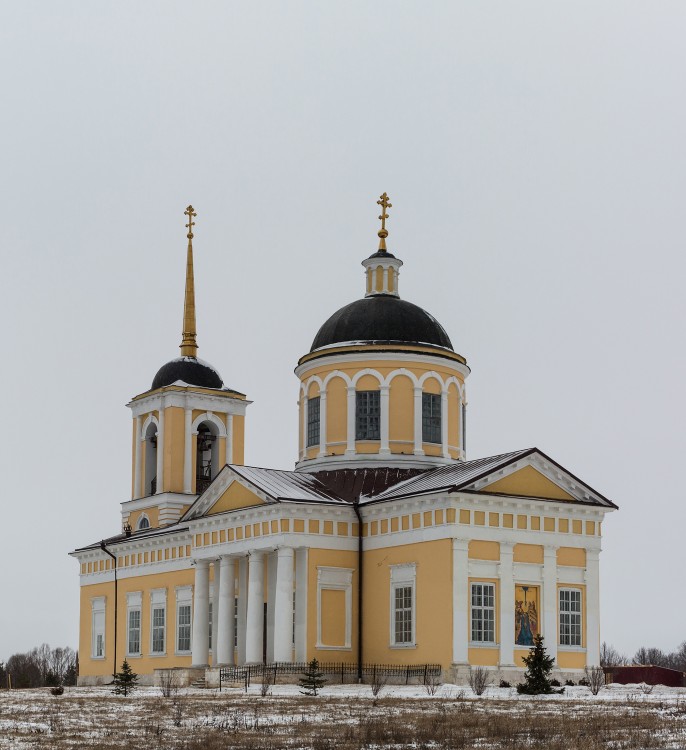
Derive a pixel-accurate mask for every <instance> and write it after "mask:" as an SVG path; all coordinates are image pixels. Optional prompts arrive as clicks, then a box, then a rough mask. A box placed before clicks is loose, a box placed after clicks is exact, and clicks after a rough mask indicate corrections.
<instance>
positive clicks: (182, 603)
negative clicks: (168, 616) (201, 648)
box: [174, 586, 193, 656]
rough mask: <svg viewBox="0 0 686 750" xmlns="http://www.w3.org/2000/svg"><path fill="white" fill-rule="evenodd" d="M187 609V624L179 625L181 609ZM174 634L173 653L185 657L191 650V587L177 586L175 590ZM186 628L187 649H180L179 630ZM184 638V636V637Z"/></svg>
mask: <svg viewBox="0 0 686 750" xmlns="http://www.w3.org/2000/svg"><path fill="white" fill-rule="evenodd" d="M184 607H188V616H189V623H188V624H186V623H183V624H182V623H181V609H182V608H184ZM175 622H176V632H175V634H174V653H175V654H178V655H180V656H185V655H187V654H190V653H191V650H192V648H193V589H192V587H191V586H179V587H177V589H176V621H175ZM182 627H183V628H184V629H185V628H188V649H182V648H180V647H179V646H180V643H181V628H182ZM184 637H185V636H184Z"/></svg>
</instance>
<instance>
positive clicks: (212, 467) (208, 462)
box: [195, 422, 219, 494]
mask: <svg viewBox="0 0 686 750" xmlns="http://www.w3.org/2000/svg"><path fill="white" fill-rule="evenodd" d="M218 470H219V446H218V444H217V426H216V425H215V424H214V423H212V422H202V424H200V425H199V426H198V441H197V453H196V463H195V491H196V492H197V493H198V494H201V493H203V492H204V491H205V490H206V489H207V488H208V486H209V484H210V482H211V481H212V480H213V479H214V478H215V477H216V476H217V472H218Z"/></svg>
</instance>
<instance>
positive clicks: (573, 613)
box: [557, 586, 584, 650]
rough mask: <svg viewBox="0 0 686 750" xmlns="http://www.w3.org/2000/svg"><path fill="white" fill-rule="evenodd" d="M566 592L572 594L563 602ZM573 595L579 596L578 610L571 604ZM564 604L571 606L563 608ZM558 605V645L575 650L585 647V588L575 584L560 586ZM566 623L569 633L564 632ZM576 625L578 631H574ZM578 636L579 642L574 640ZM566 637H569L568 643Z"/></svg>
mask: <svg viewBox="0 0 686 750" xmlns="http://www.w3.org/2000/svg"><path fill="white" fill-rule="evenodd" d="M565 594H569V595H570V596H569V597H568V599H567V602H563V597H564V595H565ZM571 595H577V596H578V604H579V608H578V610H574V609H572V608H571V605H572V596H571ZM563 604H566V605H569V606H567V607H564V608H563ZM557 605H558V617H557V619H558V646H559V647H560V648H563V649H574V650H580V649H583V645H584V620H583V614H584V593H583V590H582V589H581V588H577V587H575V586H561V587H559V588H558V590H557ZM575 619H578V622H574V620H575ZM565 620H566V622H565ZM565 625H566V626H567V628H568V632H567V633H563V628H564V626H565ZM575 626H577V627H578V633H575V632H573V628H574V627H575ZM577 637H578V641H579V642H578V643H574V642H572V641H574V640H576V638H577ZM565 638H567V639H569V640H568V642H567V643H565V641H564V639H565Z"/></svg>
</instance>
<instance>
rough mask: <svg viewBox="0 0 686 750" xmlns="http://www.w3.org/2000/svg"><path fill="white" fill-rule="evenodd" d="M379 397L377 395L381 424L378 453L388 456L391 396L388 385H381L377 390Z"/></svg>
mask: <svg viewBox="0 0 686 750" xmlns="http://www.w3.org/2000/svg"><path fill="white" fill-rule="evenodd" d="M379 391H380V395H379V402H380V407H381V408H380V411H381V424H380V430H379V431H380V437H381V445H380V446H379V453H385V454H389V453H390V452H391V451H390V447H389V442H388V437H389V431H390V409H389V404H390V396H391V388H390V386H388V385H382V386H380V388H379Z"/></svg>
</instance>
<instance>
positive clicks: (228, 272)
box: [0, 0, 686, 659]
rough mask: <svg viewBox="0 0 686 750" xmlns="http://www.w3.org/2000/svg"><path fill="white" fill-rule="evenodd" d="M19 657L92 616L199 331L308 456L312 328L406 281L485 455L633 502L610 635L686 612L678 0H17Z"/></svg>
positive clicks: (12, 420) (274, 454)
mask: <svg viewBox="0 0 686 750" xmlns="http://www.w3.org/2000/svg"><path fill="white" fill-rule="evenodd" d="M2 19H3V21H2V27H1V28H0V70H1V71H2V72H1V73H0V76H1V78H2V102H1V104H0V138H1V143H2V145H1V147H0V159H1V162H0V176H1V177H0V179H1V184H2V214H3V220H2V225H1V226H2V230H1V232H2V241H1V247H2V250H1V252H2V266H1V269H2V270H1V273H0V315H1V317H0V326H1V334H0V335H1V337H2V367H1V368H0V385H1V386H2V393H3V409H2V418H1V419H2V426H3V429H2V430H1V431H0V462H1V463H0V471H1V477H2V495H1V498H2V513H3V515H2V518H3V520H2V528H3V533H2V543H1V544H0V571H1V572H0V576H1V578H0V580H1V583H2V589H1V591H2V611H3V616H2V617H1V618H0V659H1V658H6V657H7V656H9V655H10V654H11V653H13V652H15V651H20V650H27V649H29V648H31V647H33V646H34V645H37V644H40V643H41V642H43V641H48V642H50V643H51V644H52V645H53V646H55V645H71V646H74V647H75V646H76V645H77V638H78V633H77V631H78V566H77V563H76V561H74V560H73V559H71V558H69V557H68V556H67V553H68V552H69V551H70V550H72V549H74V548H75V547H77V546H82V545H85V544H88V543H91V542H93V541H96V540H98V539H100V538H102V537H103V536H108V535H111V534H113V533H117V532H118V531H119V529H120V524H121V517H120V506H119V503H120V502H122V501H124V500H127V499H128V498H129V493H130V486H131V466H130V462H131V442H130V441H131V422H130V420H131V417H130V412H129V410H128V409H127V408H126V407H125V404H126V403H127V401H128V400H129V399H130V398H131V397H132V396H134V395H135V394H137V393H140V392H142V391H145V390H147V389H148V388H149V387H150V383H151V381H152V378H153V376H154V374H155V372H156V371H157V369H158V368H159V367H160V366H161V365H162V364H163V363H164V362H166V361H167V360H169V359H171V358H172V357H175V356H177V354H178V344H179V342H180V333H181V319H182V305H183V300H182V294H183V284H184V262H185V251H186V240H185V229H184V220H185V217H184V215H183V211H184V209H185V207H186V206H187V205H188V204H189V203H192V204H193V206H195V208H196V210H197V213H198V216H197V219H196V227H195V243H194V244H195V258H196V266H195V278H196V294H197V307H198V342H199V345H200V350H199V356H201V357H202V358H204V359H207V360H209V361H210V362H212V363H213V364H214V365H215V366H216V367H217V368H218V369H219V371H220V372H221V374H222V376H223V377H224V380H225V382H226V383H227V385H230V386H231V387H233V388H236V389H238V390H240V391H243V392H245V393H247V394H248V397H249V398H250V399H253V400H254V403H253V405H252V406H251V407H250V409H249V411H248V418H247V428H246V429H247V448H246V463H249V464H253V465H258V466H270V467H278V468H292V467H293V464H294V461H295V460H296V450H297V444H296V440H297V413H296V401H297V379H296V378H295V376H294V374H293V368H294V367H295V365H296V362H297V360H298V357H299V356H301V355H302V354H303V353H305V352H306V351H308V350H309V347H310V345H311V342H312V339H313V338H314V335H315V334H316V332H317V329H318V328H319V326H320V325H321V324H322V323H323V322H324V321H325V320H326V318H327V317H328V316H329V315H330V314H331V313H333V312H334V311H335V310H336V309H338V308H339V307H341V306H342V305H344V304H346V303H348V302H350V301H352V300H353V299H356V298H358V297H360V296H361V295H362V293H363V286H364V281H363V271H362V268H361V266H360V265H359V264H360V261H361V260H362V259H363V258H364V257H366V256H368V255H369V254H370V253H371V252H374V250H375V249H376V243H377V238H376V231H377V225H378V222H377V219H376V217H377V215H378V210H377V209H378V206H377V205H376V203H375V201H376V199H377V197H378V195H379V194H380V193H382V192H383V191H387V192H388V194H389V195H390V197H391V201H392V203H393V209H392V210H391V211H390V214H391V218H390V219H389V222H388V228H389V230H390V237H389V239H388V246H389V250H390V251H391V252H393V253H395V254H396V255H398V256H399V257H401V258H402V259H403V261H404V262H405V265H404V267H403V271H402V274H401V279H400V291H401V294H402V296H403V297H404V298H405V299H409V300H411V301H413V302H415V303H417V304H419V305H421V306H423V307H425V308H427V309H428V310H429V311H430V312H431V313H432V314H433V315H434V316H435V317H436V318H437V319H438V320H439V321H440V322H441V323H442V324H443V326H444V327H445V328H446V330H447V331H448V333H449V335H450V337H451V339H452V341H453V344H454V346H455V349H456V351H458V352H459V353H461V354H463V355H464V356H465V357H467V361H468V363H469V365H470V366H471V368H472V375H471V376H470V378H469V380H468V384H467V385H468V389H467V392H468V396H469V422H468V429H469V431H468V438H467V439H468V443H467V449H468V458H478V457H481V456H486V455H491V454H496V453H500V452H504V451H510V450H515V449H519V448H526V447H530V446H533V445H536V446H538V447H539V448H541V449H542V450H543V451H545V452H546V453H548V454H549V455H550V456H552V457H553V458H554V459H556V460H557V461H558V462H559V463H561V464H562V465H563V466H565V467H566V468H568V469H569V470H570V471H572V472H573V473H575V474H576V475H578V476H579V477H581V478H582V479H584V480H585V481H586V482H587V483H588V484H590V485H591V486H592V487H594V488H596V489H597V490H598V491H600V492H601V493H603V494H605V495H606V496H607V497H609V498H610V499H612V500H613V501H615V502H616V503H617V504H618V505H619V506H620V511H619V512H618V513H613V514H611V515H610V516H609V517H608V518H607V519H606V522H605V524H604V539H603V553H602V556H601V600H602V634H601V635H602V638H603V639H605V640H607V641H609V642H611V643H613V644H615V645H616V646H617V647H618V648H620V649H621V650H623V651H625V652H629V653H633V652H634V651H635V650H636V649H637V648H638V647H639V646H641V645H654V646H658V647H660V648H662V649H665V650H672V649H674V648H676V646H677V645H678V644H679V643H680V642H681V641H683V640H685V639H686V629H685V627H684V622H685V621H686V617H685V615H686V598H685V597H684V595H683V593H684V583H683V569H684V553H683V550H684V539H685V531H684V530H685V529H686V499H685V498H684V489H683V487H684V484H683V481H682V472H683V467H684V453H685V450H686V445H685V441H684V425H685V422H686V408H685V406H684V403H685V399H684V383H685V381H686V378H685V376H686V357H685V354H684V319H685V317H684V313H685V312H686V309H685V308H686V303H685V301H684V292H683V286H684V273H685V271H686V261H685V260H684V232H685V229H686V227H685V226H684V216H685V215H686V214H685V210H684V205H685V198H686V177H685V168H686V158H685V148H684V146H685V136H684V133H686V98H685V97H684V80H685V78H686V77H685V73H686V70H685V68H686V65H685V59H686V52H685V50H686V47H685V45H684V38H686V4H684V3H682V2H673V3H669V2H655V1H653V2H630V1H629V0H621V1H618V2H598V1H597V0H593V2H548V1H545V2H517V3H512V2H505V1H504V2H470V3H465V2H454V1H453V2H445V3H442V2H416V3H407V2H399V1H395V2H384V1H383V0H381V1H380V0H377V1H376V2H374V3H371V2H366V3H361V2H352V1H351V0H346V2H335V3H334V2H326V3H318V2H305V3H301V2H270V3H267V2H261V3H257V2H253V3H248V2H246V3H230V2H193V3H188V2H183V3H181V2H169V0H165V1H164V2H142V1H141V0H137V1H136V2H126V1H122V0H120V1H119V2H116V3H115V2H95V1H93V2H86V1H85V0H83V1H82V2H79V3H75V2H67V0H60V2H59V3H54V2H28V1H26V0H24V1H23V2H20V3H17V2H10V1H9V0H5V1H4V2H2Z"/></svg>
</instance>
